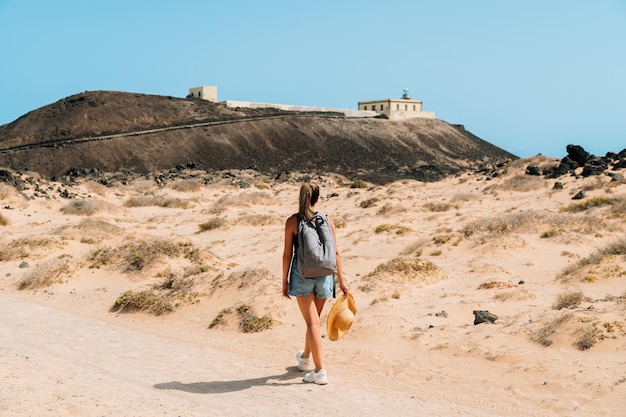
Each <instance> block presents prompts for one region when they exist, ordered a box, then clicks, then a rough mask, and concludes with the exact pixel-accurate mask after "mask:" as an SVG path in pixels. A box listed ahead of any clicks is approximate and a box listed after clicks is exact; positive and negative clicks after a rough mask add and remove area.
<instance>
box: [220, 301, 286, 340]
mask: <svg viewBox="0 0 626 417" xmlns="http://www.w3.org/2000/svg"><path fill="white" fill-rule="evenodd" d="M234 313H236V314H237V319H238V321H239V325H238V327H239V330H241V331H242V332H243V333H257V332H261V331H263V330H268V329H271V328H272V327H273V326H274V324H276V321H275V320H274V319H272V317H271V316H270V315H269V314H266V315H265V316H263V317H259V316H257V315H256V313H255V312H254V309H253V308H252V306H251V305H249V304H242V305H240V306H238V307H236V308H225V309H223V310H221V311H220V312H219V313H218V314H217V316H216V317H215V318H214V319H213V321H212V322H211V324H209V329H213V328H215V327H217V326H220V327H225V326H226V325H227V324H228V323H229V320H228V318H229V317H230V316H232V315H233V314H234Z"/></svg>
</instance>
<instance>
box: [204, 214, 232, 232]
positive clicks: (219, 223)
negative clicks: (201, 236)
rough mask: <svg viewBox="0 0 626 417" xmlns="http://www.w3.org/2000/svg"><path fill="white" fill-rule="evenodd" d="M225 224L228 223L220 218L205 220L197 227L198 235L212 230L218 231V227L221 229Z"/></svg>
mask: <svg viewBox="0 0 626 417" xmlns="http://www.w3.org/2000/svg"><path fill="white" fill-rule="evenodd" d="M227 224H228V221H227V220H226V219H224V218H222V217H214V218H212V219H209V220H207V221H206V222H204V223H200V224H199V225H198V227H199V228H200V230H198V233H201V232H206V231H209V230H214V229H219V228H220V227H223V226H225V225H227Z"/></svg>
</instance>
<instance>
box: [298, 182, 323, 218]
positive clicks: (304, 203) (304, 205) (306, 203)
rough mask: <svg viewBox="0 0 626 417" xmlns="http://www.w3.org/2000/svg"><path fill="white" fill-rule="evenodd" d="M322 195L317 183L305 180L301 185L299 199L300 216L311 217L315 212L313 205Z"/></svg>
mask: <svg viewBox="0 0 626 417" xmlns="http://www.w3.org/2000/svg"><path fill="white" fill-rule="evenodd" d="M319 196H320V187H319V185H317V184H314V183H310V182H305V183H304V184H302V186H301V187H300V198H299V200H298V217H300V218H301V219H310V218H311V217H313V215H314V214H315V211H314V210H313V206H315V203H317V200H318V198H319Z"/></svg>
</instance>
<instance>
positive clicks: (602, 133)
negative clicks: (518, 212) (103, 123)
mask: <svg viewBox="0 0 626 417" xmlns="http://www.w3.org/2000/svg"><path fill="white" fill-rule="evenodd" d="M0 51H1V52H0V53H1V56H2V59H1V61H0V125H2V124H5V123H10V122H12V121H13V120H15V119H17V118H18V117H20V116H22V115H24V114H26V113H28V112H30V111H32V110H35V109H37V108H39V107H42V106H45V105H47V104H51V103H53V102H55V101H57V100H60V99H62V98H64V97H67V96H70V95H73V94H77V93H80V92H83V91H93V90H115V91H127V92H137V93H146V94H158V95H166V96H175V97H185V96H186V95H187V92H188V89H189V87H197V86H200V85H216V86H217V87H218V99H219V100H226V99H230V100H249V101H263V102H273V103H281V104H299V105H311V106H322V107H335V108H352V109H354V108H356V107H357V102H358V101H362V100H373V99H382V98H395V97H400V96H401V95H402V90H403V88H408V89H409V92H410V94H411V96H412V98H415V99H421V100H423V108H424V110H425V111H434V112H435V115H436V117H437V118H438V119H442V120H445V121H447V122H450V123H459V124H464V125H465V127H466V129H468V130H470V131H471V132H473V133H474V134H476V135H477V136H479V137H481V138H483V139H485V140H487V141H488V142H491V143H493V144H495V145H497V146H500V147H501V148H504V149H506V150H508V151H510V152H512V153H514V154H516V155H518V156H521V157H526V156H532V155H535V154H537V153H542V154H545V155H550V156H555V157H562V156H564V155H565V154H566V152H565V146H566V145H567V144H570V143H573V144H577V145H582V146H583V147H584V148H585V149H587V151H589V152H591V153H594V154H596V155H604V154H605V153H606V152H607V151H615V152H617V151H620V150H622V149H624V148H626V0H594V1H590V0H584V1H583V0H524V1H505V0H473V1H469V0H456V1H455V0H439V1H434V0H430V1H423V0H386V1H380V0H377V1H371V0H358V1H357V0H354V1H353V0H347V1H342V0H317V1H295V0H262V1H261V0H259V1H257V0H248V1H245V0H197V1H196V0H178V1H164V0H107V1H95V0H73V1H72V0H54V1H48V0H0Z"/></svg>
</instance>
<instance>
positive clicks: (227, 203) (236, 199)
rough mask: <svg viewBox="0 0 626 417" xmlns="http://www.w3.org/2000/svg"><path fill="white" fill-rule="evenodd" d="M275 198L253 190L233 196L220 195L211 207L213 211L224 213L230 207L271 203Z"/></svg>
mask: <svg viewBox="0 0 626 417" xmlns="http://www.w3.org/2000/svg"><path fill="white" fill-rule="evenodd" d="M273 203H274V198H273V197H272V196H271V195H270V194H268V193H266V192H263V191H252V192H245V193H241V194H236V195H232V196H223V197H220V198H219V199H218V200H217V201H216V202H215V203H213V206H212V207H211V209H210V212H211V213H215V214H219V213H222V212H223V211H224V210H226V209H227V208H229V207H250V206H252V205H271V204H273Z"/></svg>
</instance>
